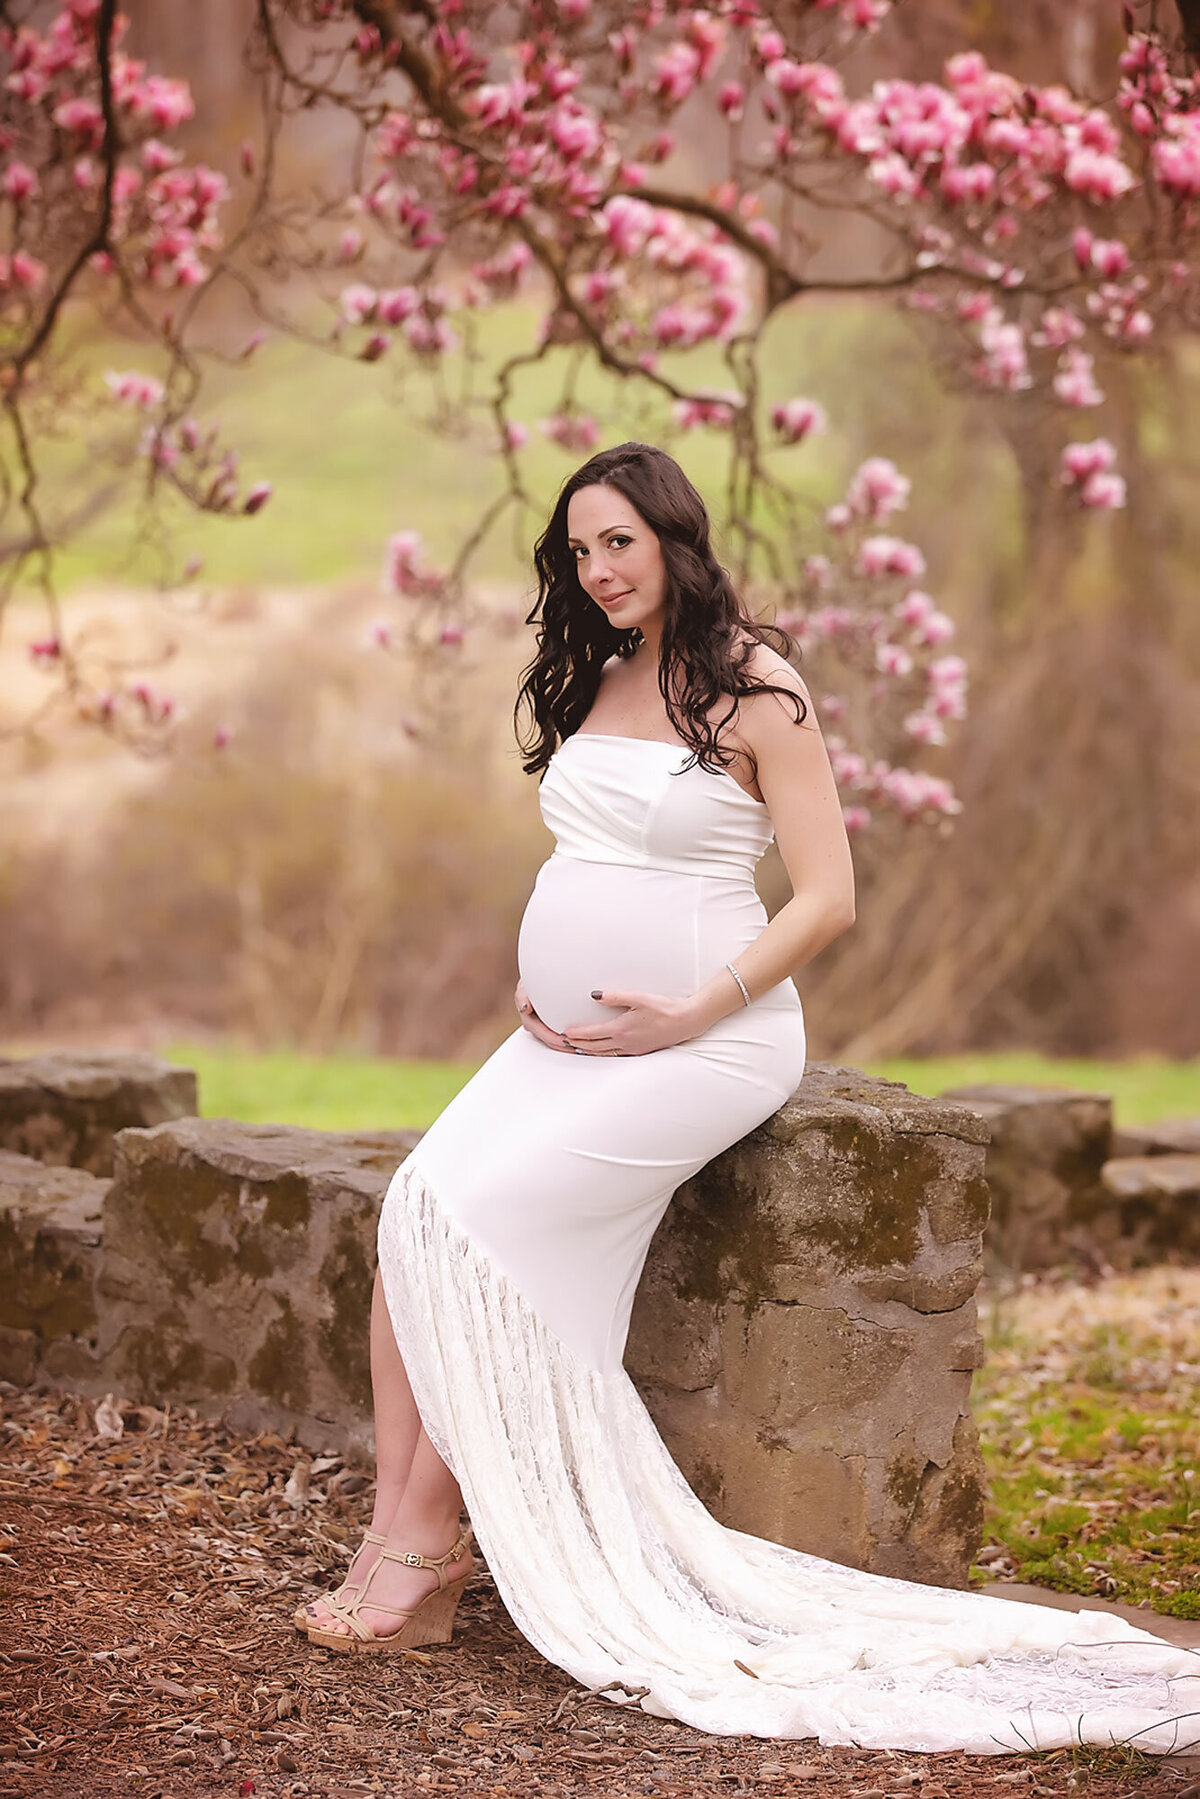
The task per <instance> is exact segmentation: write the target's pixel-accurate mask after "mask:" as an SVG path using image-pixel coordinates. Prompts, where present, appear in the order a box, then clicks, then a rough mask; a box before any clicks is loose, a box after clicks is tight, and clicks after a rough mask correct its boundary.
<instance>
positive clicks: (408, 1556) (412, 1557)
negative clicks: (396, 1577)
mask: <svg viewBox="0 0 1200 1799" xmlns="http://www.w3.org/2000/svg"><path fill="white" fill-rule="evenodd" d="M404 1560H405V1561H406V1562H407V1563H408V1565H409V1567H410V1568H419V1567H420V1566H421V1563H422V1562H423V1561H424V1560H425V1557H424V1556H423V1555H418V1554H417V1552H416V1550H415V1549H406V1550H405V1551H404Z"/></svg>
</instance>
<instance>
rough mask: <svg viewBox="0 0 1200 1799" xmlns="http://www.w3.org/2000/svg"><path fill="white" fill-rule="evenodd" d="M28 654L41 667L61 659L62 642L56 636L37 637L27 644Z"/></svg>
mask: <svg viewBox="0 0 1200 1799" xmlns="http://www.w3.org/2000/svg"><path fill="white" fill-rule="evenodd" d="M29 654H30V656H31V657H32V658H33V660H34V661H35V662H38V663H41V664H42V666H43V667H45V666H48V665H49V664H50V663H52V662H59V661H61V659H62V643H61V642H60V640H59V639H58V638H57V637H39V638H37V639H36V640H35V641H34V642H33V643H31V644H30V646H29Z"/></svg>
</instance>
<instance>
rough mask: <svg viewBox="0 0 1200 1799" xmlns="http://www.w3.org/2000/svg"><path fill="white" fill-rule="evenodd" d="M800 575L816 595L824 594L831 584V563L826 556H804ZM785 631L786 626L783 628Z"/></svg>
mask: <svg viewBox="0 0 1200 1799" xmlns="http://www.w3.org/2000/svg"><path fill="white" fill-rule="evenodd" d="M800 573H801V574H802V575H803V576H804V579H805V580H806V581H807V582H808V583H809V584H810V585H811V586H812V587H815V588H816V590H817V592H818V593H824V592H825V591H826V590H827V589H828V588H829V587H830V586H831V585H832V582H833V563H832V562H831V561H830V560H829V557H828V556H824V555H821V554H819V553H818V554H817V555H815V556H806V557H805V558H804V561H803V562H802V563H801V565H800ZM784 629H785V630H786V629H787V626H786V625H785V626H784Z"/></svg>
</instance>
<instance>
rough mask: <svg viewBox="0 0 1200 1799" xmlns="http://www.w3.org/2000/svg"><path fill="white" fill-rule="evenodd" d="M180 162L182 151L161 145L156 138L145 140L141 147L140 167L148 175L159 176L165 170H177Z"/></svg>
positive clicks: (167, 145) (168, 145)
mask: <svg viewBox="0 0 1200 1799" xmlns="http://www.w3.org/2000/svg"><path fill="white" fill-rule="evenodd" d="M182 161H183V151H182V150H174V149H172V148H171V146H170V144H164V143H161V142H160V141H159V139H158V138H156V137H150V138H147V139H146V142H145V143H144V144H143V145H142V149H141V163H142V167H143V168H144V169H145V170H146V172H147V173H148V174H150V175H161V174H163V173H164V171H165V170H167V169H174V168H177V167H178V165H179V164H180V163H181V162H182Z"/></svg>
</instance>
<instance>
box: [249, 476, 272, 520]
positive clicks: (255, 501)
mask: <svg viewBox="0 0 1200 1799" xmlns="http://www.w3.org/2000/svg"><path fill="white" fill-rule="evenodd" d="M274 492H275V489H274V487H273V486H272V485H271V483H270V482H269V481H257V482H256V483H255V484H254V486H253V487H252V488H251V489H250V492H249V493H248V494H247V495H246V499H245V503H244V505H243V506H242V511H243V512H244V513H246V514H247V516H252V515H253V514H254V513H256V512H261V511H262V509H263V507H264V506H265V505H266V503H267V501H268V500H269V499H270V497H271V495H272V494H273V493H274Z"/></svg>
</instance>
